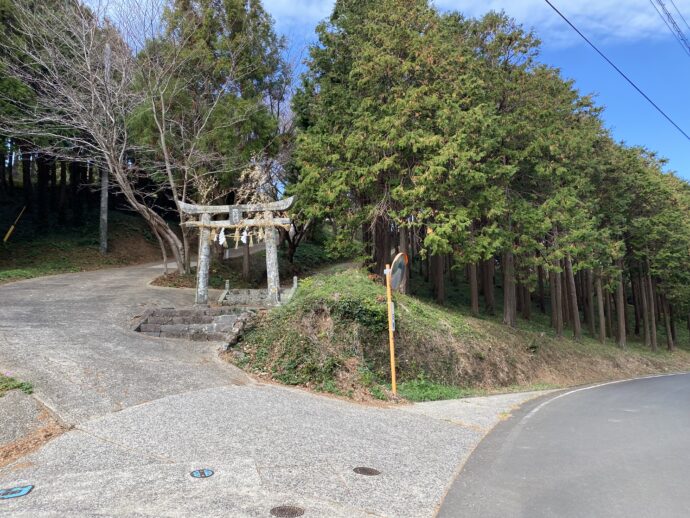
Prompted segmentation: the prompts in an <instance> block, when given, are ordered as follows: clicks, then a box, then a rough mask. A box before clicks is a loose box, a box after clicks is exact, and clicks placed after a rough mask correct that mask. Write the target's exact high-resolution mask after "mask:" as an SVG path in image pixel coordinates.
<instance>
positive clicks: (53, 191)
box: [50, 159, 58, 213]
mask: <svg viewBox="0 0 690 518" xmlns="http://www.w3.org/2000/svg"><path fill="white" fill-rule="evenodd" d="M57 206H58V187H57V161H56V160H55V159H52V160H51V161H50V212H53V213H54V212H55V211H57Z"/></svg>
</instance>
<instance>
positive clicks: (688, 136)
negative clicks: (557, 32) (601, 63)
mask: <svg viewBox="0 0 690 518" xmlns="http://www.w3.org/2000/svg"><path fill="white" fill-rule="evenodd" d="M544 1H545V2H546V3H547V4H549V7H551V9H553V10H554V11H556V13H557V14H558V16H560V17H561V18H563V20H564V21H565V23H567V24H568V25H570V27H571V28H572V29H573V30H574V31H575V32H577V33H578V34H579V35H580V37H581V38H582V39H583V40H585V41H586V42H587V43H588V44H589V46H590V47H592V48H593V49H594V50H595V51H596V53H597V54H599V55H600V56H601V57H602V58H603V59H604V60H605V61H606V62H607V63H608V64H609V65H611V66H612V67H613V68H614V69H615V70H616V72H618V73H619V74H620V75H621V76H622V77H623V79H625V80H626V81H627V82H628V83H630V86H632V87H633V88H634V89H635V90H637V92H638V93H639V94H640V95H641V96H642V97H644V98H645V99H646V100H647V102H649V104H651V105H652V106H654V108H656V111H658V112H659V113H660V114H661V115H663V117H664V118H665V119H666V120H667V121H668V122H670V123H671V124H672V125H673V126H674V127H675V128H676V129H677V130H678V131H680V132H681V133H682V134H683V136H684V137H685V138H686V139H688V140H690V135H688V134H687V133H685V131H683V129H682V128H681V127H680V126H678V124H676V123H675V122H674V121H673V119H672V118H671V117H669V116H668V115H666V112H665V111H664V110H662V109H661V108H659V106H658V105H657V104H656V103H655V102H654V101H652V100H651V99H650V98H649V96H648V95H647V94H646V93H644V92H643V91H642V90H641V89H640V87H639V86H637V85H636V84H635V83H634V82H633V81H632V79H630V78H629V77H628V76H627V75H625V73H624V72H623V71H622V70H621V69H620V68H618V67H617V66H616V65H615V64H614V63H613V61H611V60H610V59H609V58H607V57H606V55H605V54H604V53H603V52H602V51H600V50H599V49H598V48H597V46H596V45H594V43H592V42H591V41H589V39H588V38H587V36H585V35H584V34H582V32H580V29H578V28H577V27H575V25H573V24H572V22H571V21H570V20H568V18H566V17H565V15H564V14H563V13H562V12H560V11H559V10H558V9H557V8H556V6H554V5H553V4H552V3H551V2H550V1H549V0H544Z"/></svg>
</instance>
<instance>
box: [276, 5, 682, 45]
mask: <svg viewBox="0 0 690 518" xmlns="http://www.w3.org/2000/svg"><path fill="white" fill-rule="evenodd" d="M674 2H675V4H676V5H677V6H678V8H679V9H680V11H681V13H683V15H684V16H685V19H686V20H688V22H690V0H674ZM434 3H435V5H436V6H437V7H438V8H439V9H441V10H444V11H445V10H457V11H460V12H462V13H464V14H466V15H468V16H480V15H482V14H483V13H485V12H487V11H489V10H496V11H500V10H503V11H505V12H506V13H507V14H508V15H509V16H512V17H513V18H515V19H516V20H518V21H519V22H520V23H522V24H524V25H526V26H527V27H534V28H535V30H536V32H537V34H538V35H539V37H540V38H542V39H543V40H545V41H547V40H548V41H549V42H550V43H551V44H558V45H563V46H567V45H571V44H576V43H578V42H579V40H578V36H577V35H576V34H575V33H574V32H573V31H572V29H570V28H569V27H568V26H567V25H566V24H565V22H564V21H563V20H561V18H560V17H559V16H558V15H557V14H556V13H555V12H554V11H553V10H552V9H551V8H550V7H549V6H548V5H547V4H546V2H544V1H543V0H435V2H434ZM552 3H553V4H554V5H555V6H556V7H557V8H558V9H559V10H560V11H561V12H562V13H563V14H565V15H566V16H567V17H568V18H569V19H570V21H571V22H573V23H574V24H575V25H576V26H577V27H578V28H579V29H580V30H581V31H583V32H584V33H585V35H586V36H591V37H592V38H593V39H595V40H597V41H599V42H601V41H607V42H628V41H639V40H650V39H661V38H672V35H671V33H670V32H669V30H668V28H667V27H666V25H664V22H663V21H662V19H661V18H660V17H659V15H658V14H657V12H656V11H655V10H654V7H653V6H652V4H651V3H650V2H649V0H596V1H583V0H552ZM666 3H667V5H668V7H669V9H670V10H672V9H673V6H672V5H671V3H670V1H667V2H666ZM333 4H334V0H264V5H265V7H266V9H267V10H268V11H269V12H270V13H271V14H272V15H273V17H274V18H275V20H276V23H277V26H278V30H279V31H281V32H283V33H284V34H287V35H288V36H292V35H296V33H300V35H301V36H302V37H306V38H309V37H310V36H311V35H312V34H313V27H314V26H315V25H316V23H317V22H319V21H321V20H323V19H324V18H326V17H327V16H328V15H329V14H330V12H331V10H332V8H333ZM672 12H674V11H672ZM674 14H675V12H674ZM677 18H678V21H679V24H681V26H682V20H680V19H679V17H677ZM683 27H684V26H683ZM689 32H690V31H689ZM688 37H690V34H689V35H688Z"/></svg>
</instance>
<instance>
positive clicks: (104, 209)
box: [99, 168, 168, 273]
mask: <svg viewBox="0 0 690 518" xmlns="http://www.w3.org/2000/svg"><path fill="white" fill-rule="evenodd" d="M100 173H101V207H100V219H99V241H100V251H101V255H105V254H107V253H108V171H107V169H105V168H102V169H101V170H100ZM156 237H157V238H158V241H159V244H160V245H161V250H162V251H163V262H164V263H165V273H168V261H167V256H166V253H165V244H164V243H163V240H162V239H161V236H160V234H158V233H157V232H156Z"/></svg>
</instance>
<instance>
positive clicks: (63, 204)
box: [58, 162, 67, 225]
mask: <svg viewBox="0 0 690 518" xmlns="http://www.w3.org/2000/svg"><path fill="white" fill-rule="evenodd" d="M58 222H59V223H60V224H61V225H64V224H65V223H67V163H66V162H60V194H59V196H58Z"/></svg>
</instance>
